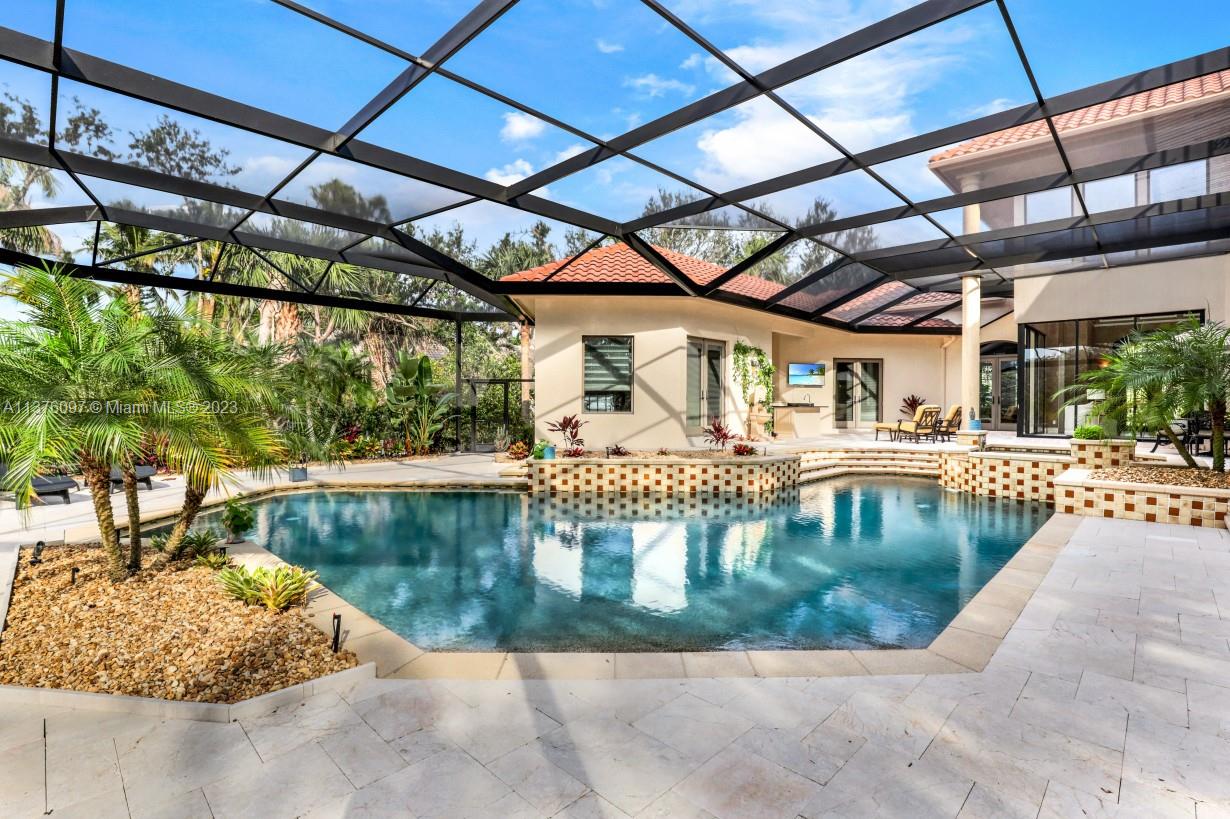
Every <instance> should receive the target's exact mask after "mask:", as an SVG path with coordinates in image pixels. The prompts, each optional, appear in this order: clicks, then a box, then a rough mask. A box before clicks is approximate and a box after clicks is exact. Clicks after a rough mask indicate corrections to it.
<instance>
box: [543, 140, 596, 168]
mask: <svg viewBox="0 0 1230 819" xmlns="http://www.w3.org/2000/svg"><path fill="white" fill-rule="evenodd" d="M586 150H588V148H587V147H586V146H585V145H582V144H581V143H579V142H576V143H573V144H572V145H569V146H568V147H567V148H565V149H564V150H562V151H560V152H559V153H557V154H556V155H555V159H553V160H552V161H551V164H552V165H554V164H555V163H557V162H563V161H564V160H565V159H571V158H572V157H574V156H576V155H577V154H583V153H585V151H586Z"/></svg>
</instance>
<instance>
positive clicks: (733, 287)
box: [500, 242, 782, 299]
mask: <svg viewBox="0 0 1230 819" xmlns="http://www.w3.org/2000/svg"><path fill="white" fill-rule="evenodd" d="M654 249H655V250H657V251H658V252H659V253H661V254H662V255H663V256H664V257H665V258H666V260H667V261H668V262H670V263H671V264H673V265H674V266H675V267H676V268H678V270H679V271H680V272H681V273H683V274H684V275H685V276H687V277H688V278H689V279H691V280H692V281H694V282H695V283H697V284H702V285H703V284H708V283H709V282H711V281H713V280H714V279H715V278H717V277H718V276H720V275H721V274H723V273H725V272H726V268H724V267H722V266H721V265H716V264H713V263H711V262H706V261H704V260H703V259H697V258H694V257H692V256H687V255H685V254H683V253H678V252H676V251H674V250H668V249H667V248H664V247H657V246H655V248H654ZM567 261H568V259H567V258H564V259H556V260H555V261H553V262H548V263H547V264H544V265H539V266H538V267H532V268H530V269H529V270H522V271H521V272H520V273H513V274H511V275H508V276H505V277H504V278H503V279H501V280H500V281H505V282H540V281H545V280H546V279H547V278H548V277H550V279H551V281H552V282H604V283H610V282H615V283H626V284H671V279H670V277H669V276H667V275H666V274H665V273H663V272H662V271H661V270H659V269H658V268H656V267H654V266H653V265H652V264H650V263H649V262H648V261H647V260H646V259H645V257H643V256H641V255H640V254H639V253H637V252H636V251H635V250H633V249H632V248H631V247H629V246H628V245H626V244H624V243H623V242H618V243H616V244H613V245H607V246H605V247H599V248H594V249H593V250H590V251H588V252H587V253H585V254H584V255H583V256H581V257H580V258H579V259H577V260H576V261H575V262H573V263H572V264H570V265H568V266H567V267H564V269H563V270H560V268H561V267H563V266H564V263H565V262H567ZM557 270H558V271H559V274H558V275H555V276H552V275H551V274H553V273H555V272H556V271H557ZM721 289H722V290H725V291H727V292H730V293H736V294H738V295H741V296H749V297H751V298H754V299H767V298H769V297H770V296H773V295H775V294H776V293H777V292H778V291H780V290H781V289H782V285H780V284H777V283H776V282H771V281H768V280H766V279H760V278H757V277H756V276H748V275H745V274H740V275H738V276H735V277H734V278H733V279H731V280H730V281H728V282H727V283H726V284H724V285H722V287H721Z"/></svg>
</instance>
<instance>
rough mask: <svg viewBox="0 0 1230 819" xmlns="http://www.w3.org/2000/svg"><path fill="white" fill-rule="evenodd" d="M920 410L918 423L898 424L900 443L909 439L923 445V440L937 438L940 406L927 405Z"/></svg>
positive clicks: (906, 422)
mask: <svg viewBox="0 0 1230 819" xmlns="http://www.w3.org/2000/svg"><path fill="white" fill-rule="evenodd" d="M919 409H920V410H921V411H920V412H918V413H915V414H916V415H917V416H918V420H917V421H898V422H897V440H898V441H900V440H902V439H904V438H909V439H912V440H913V441H914V442H915V443H919V444H921V443H922V440H923V438H934V437H935V428H936V425H937V424H938V423H939V418H940V408H939V406H938V405H936V404H926V405H924V406H922V407H920V408H919Z"/></svg>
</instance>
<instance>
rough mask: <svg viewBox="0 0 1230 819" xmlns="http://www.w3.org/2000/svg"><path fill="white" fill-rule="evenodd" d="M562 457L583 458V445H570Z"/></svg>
mask: <svg viewBox="0 0 1230 819" xmlns="http://www.w3.org/2000/svg"><path fill="white" fill-rule="evenodd" d="M564 457H565V458H584V457H585V447H583V446H574V447H571V448H570V449H565V450H564Z"/></svg>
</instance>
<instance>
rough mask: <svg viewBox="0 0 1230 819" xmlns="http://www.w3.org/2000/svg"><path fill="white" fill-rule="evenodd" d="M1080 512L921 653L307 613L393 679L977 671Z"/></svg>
mask: <svg viewBox="0 0 1230 819" xmlns="http://www.w3.org/2000/svg"><path fill="white" fill-rule="evenodd" d="M1080 521H1081V518H1080V517H1078V516H1075V515H1060V514H1057V515H1052V516H1051V518H1050V520H1048V521H1047V522H1046V523H1045V524H1043V525H1042V527H1041V528H1039V529H1038V531H1037V532H1035V533H1034V534H1033V536H1032V537H1031V538H1030V539H1029V540H1028V541H1026V543H1025V545H1023V546H1022V547H1021V548H1020V550H1019V551H1018V552H1017V553H1016V554H1015V555H1014V556H1013V557H1012V559H1011V560H1009V561H1008V562H1007V563H1006V564H1004V566H1003V568H1001V569H1000V570H999V572H997V573H996V574H995V576H994V577H992V578H991V580H990V581H989V582H988V583H987V584H986V585H985V586H983V587H982V589H981V590H979V592H978V594H976V595H974V598H973V599H972V600H970V602H969V603H968V604H967V605H966V606H965V607H964V608H963V609H961V611H960V612H959V613H958V614H957V616H956V617H955V618H953V620H952V622H951V623H949V624H948V626H947V627H946V628H945V629H944V630H943V631H942V632H940V634H939V636H937V637H936V638H935V640H933V641H932V643H931V645H930V646H928V647H927V648H924V649H868V650H845V649H831V650H819V651H815V650H790V649H788V650H775V651H754V650H753V651H694V652H667V651H663V652H533V653H532V652H511V651H510V652H500V651H485V652H478V651H475V652H457V651H424V650H423V649H422V648H420V647H418V646H416V645H414V644H413V643H411V642H410V641H409V640H406V639H405V638H404V637H402V636H400V635H398V634H396V633H394V632H393V631H391V630H389V629H388V628H386V627H385V626H384V625H383V624H381V623H380V622H379V621H378V620H376V619H375V618H373V617H370V616H369V615H367V614H366V613H364V612H363V611H361V610H360V609H358V608H356V607H354V606H352V605H351V604H350V603H348V602H346V600H344V599H343V598H342V597H340V596H339V595H337V594H336V593H334V592H332V591H330V590H329V589H327V588H323V587H322V588H320V589H318V590H317V591H315V592H313V594H312V596H311V599H310V600H309V602H308V606H307V611H306V614H307V617H308V619H309V620H310V622H312V623H314V624H315V625H316V626H317V627H318V628H320V629H321V631H324V632H325V633H326V634H331V633H332V628H333V615H334V614H341V615H342V647H343V648H346V649H349V650H351V651H353V652H354V653H355V654H356V655H358V658H359V662H360V663H369V662H370V663H375V665H376V674H377V676H379V677H384V678H390V679H458V680H610V679H632V680H645V679H681V678H713V677H848V676H859V675H868V674H875V675H883V674H948V673H961V672H970V671H981V670H982V669H984V668H985V667H986V665H987V663H988V662H990V660H991V657H992V655H994V654H995V651H996V649H998V648H999V646H1000V643H1001V642H1002V641H1003V638H1004V635H1006V634H1007V633H1008V631H1009V629H1011V628H1012V625H1013V623H1015V622H1016V620H1017V617H1019V616H1020V614H1021V611H1022V610H1023V609H1024V608H1025V605H1026V603H1028V602H1029V600H1030V598H1031V597H1032V596H1033V594H1034V592H1035V591H1036V590H1037V588H1038V586H1039V585H1040V584H1041V583H1042V580H1043V578H1045V577H1046V573H1047V572H1048V571H1050V568H1051V565H1052V564H1053V563H1054V561H1055V557H1056V555H1058V554H1059V551H1060V550H1061V549H1062V548H1063V545H1064V544H1065V543H1067V542H1068V539H1069V538H1070V537H1071V536H1072V534H1073V533H1074V532H1075V531H1076V527H1077V526H1078V525H1079V524H1080ZM231 554H232V555H233V556H234V557H235V558H236V559H237V560H239V561H241V562H244V563H249V564H253V565H256V564H266V565H268V564H271V563H273V564H276V563H280V562H281V560H280V559H279V558H278V557H276V556H275V555H274V554H273V553H271V552H269V551H267V550H265V549H264V548H262V547H260V546H257V545H256V544H253V543H250V542H245V543H243V544H240V545H237V546H235V547H232V549H231Z"/></svg>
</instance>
